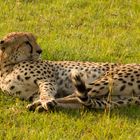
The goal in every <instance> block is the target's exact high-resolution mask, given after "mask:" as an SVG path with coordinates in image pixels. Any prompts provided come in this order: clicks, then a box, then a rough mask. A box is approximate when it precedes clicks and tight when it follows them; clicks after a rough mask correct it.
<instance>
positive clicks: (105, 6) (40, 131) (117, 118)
mask: <svg viewBox="0 0 140 140" xmlns="http://www.w3.org/2000/svg"><path fill="white" fill-rule="evenodd" d="M0 9H1V11H0V37H3V36H4V35H5V34H7V33H9V32H13V31H29V32H33V33H34V34H36V35H37V36H38V42H39V44H40V46H41V47H42V48H43V51H44V52H43V59H48V60H78V61H95V62H97V61H100V62H106V61H108V62H117V63H140V60H139V58H140V3H139V1H131V0H98V1H97V0H44V1H43V0H0ZM27 104H28V103H27V102H23V101H19V100H18V99H15V98H11V97H7V96H5V95H4V94H2V93H1V94H0V139H2V140H12V139H13V140H22V139H23V140H29V139H31V140H32V139H37V140H39V139H40V140H43V139H44V140H45V139H48V140H59V139H61V140H63V139H66V140H78V139H81V140H85V139H86V140H91V139H92V140H112V139H113V140H125V139H127V140H129V139H130V140H131V139H135V140H140V109H139V107H129V108H122V109H116V110H113V111H111V112H105V111H84V110H58V111H55V112H51V113H41V114H39V113H37V112H35V113H33V112H28V111H27V110H26V108H25V106H26V105H27Z"/></svg>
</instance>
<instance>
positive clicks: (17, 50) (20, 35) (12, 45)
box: [0, 32, 140, 110]
mask: <svg viewBox="0 0 140 140" xmlns="http://www.w3.org/2000/svg"><path fill="white" fill-rule="evenodd" d="M41 53H42V50H41V48H40V47H39V45H38V44H37V43H36V38H35V37H34V35H33V34H31V33H24V32H16V33H10V34H8V35H7V36H6V37H4V38H3V39H2V40H1V41H0V89H1V90H2V91H3V92H5V93H7V94H9V95H11V96H17V97H19V98H21V99H25V100H30V101H33V103H31V104H29V105H28V107H27V108H28V109H29V110H39V109H44V110H48V109H49V108H51V107H53V106H56V107H57V106H58V107H59V106H60V107H70V108H80V107H82V106H83V105H84V106H86V107H88V108H105V107H106V105H110V106H111V107H114V106H116V105H117V106H119V105H120V106H122V105H123V104H125V105H128V104H130V103H132V101H133V103H137V102H138V101H139V88H140V85H139V81H140V79H139V74H140V72H139V69H140V65H136V64H131V65H130V64H129V65H120V64H112V63H94V62H72V61H43V60H41V59H40V54H41ZM111 89H112V90H111ZM108 95H110V96H108ZM60 97H61V98H60ZM108 97H110V98H111V100H109V99H108ZM134 97H135V98H134ZM130 100H131V101H130Z"/></svg>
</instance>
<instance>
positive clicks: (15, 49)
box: [0, 32, 42, 64]
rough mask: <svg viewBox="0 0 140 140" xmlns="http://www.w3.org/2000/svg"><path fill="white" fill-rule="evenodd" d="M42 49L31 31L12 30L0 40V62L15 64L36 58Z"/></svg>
mask: <svg viewBox="0 0 140 140" xmlns="http://www.w3.org/2000/svg"><path fill="white" fill-rule="evenodd" d="M41 52H42V50H41V48H40V47H39V45H38V44H37V42H36V38H35V36H34V35H33V34H32V33H27V32H13V33H10V34H8V35H7V36H5V37H4V38H3V39H2V40H1V41H0V63H2V62H4V63H8V64H15V63H19V62H21V61H26V60H27V61H28V60H37V59H39V58H40V54H41Z"/></svg>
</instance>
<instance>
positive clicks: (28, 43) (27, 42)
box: [25, 41, 33, 53]
mask: <svg viewBox="0 0 140 140" xmlns="http://www.w3.org/2000/svg"><path fill="white" fill-rule="evenodd" d="M25 43H26V44H27V45H29V46H30V48H31V51H30V53H33V46H32V45H31V43H30V42H29V41H26V42H25Z"/></svg>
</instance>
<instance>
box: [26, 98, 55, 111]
mask: <svg viewBox="0 0 140 140" xmlns="http://www.w3.org/2000/svg"><path fill="white" fill-rule="evenodd" d="M56 104H57V103H56V102H55V100H48V101H41V100H37V101H35V102H33V103H31V104H29V105H27V107H26V108H27V109H28V110H29V111H37V112H43V111H49V110H53V109H54V107H55V106H56Z"/></svg>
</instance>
